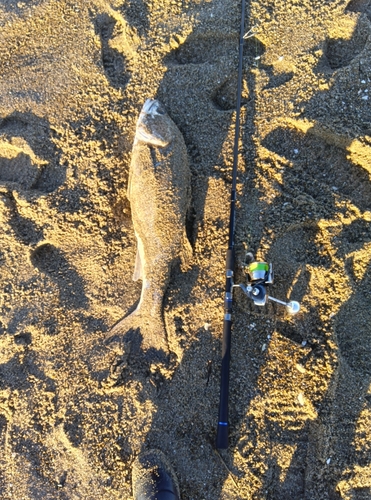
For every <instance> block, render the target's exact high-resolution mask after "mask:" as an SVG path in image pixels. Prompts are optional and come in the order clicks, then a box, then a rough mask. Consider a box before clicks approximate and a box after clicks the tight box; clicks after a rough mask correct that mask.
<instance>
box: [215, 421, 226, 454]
mask: <svg viewBox="0 0 371 500" xmlns="http://www.w3.org/2000/svg"><path fill="white" fill-rule="evenodd" d="M228 427H229V426H228V424H227V425H222V424H220V423H218V429H217V431H216V447H217V449H218V450H226V449H227V448H228Z"/></svg>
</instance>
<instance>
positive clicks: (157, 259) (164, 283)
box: [107, 99, 192, 353]
mask: <svg viewBox="0 0 371 500" xmlns="http://www.w3.org/2000/svg"><path fill="white" fill-rule="evenodd" d="M127 197H128V199H129V202H130V207H131V216H132V222H133V228H134V233H135V238H136V243H137V253H136V259H135V268H134V274H133V280H134V281H137V280H142V290H141V295H140V300H139V303H138V306H137V308H136V309H135V310H134V311H133V312H132V313H131V314H129V315H128V316H126V317H124V318H123V319H122V320H121V321H119V322H118V323H117V324H116V325H115V326H114V327H113V328H112V329H111V330H110V332H109V333H108V338H107V342H108V343H109V342H110V339H116V343H115V346H116V347H117V338H121V339H122V336H123V335H124V334H125V333H126V332H128V331H129V330H138V329H139V331H140V336H141V349H142V350H144V351H148V350H152V351H153V350H157V351H162V352H166V353H167V352H168V341H167V333H166V326H165V321H164V315H163V302H164V296H165V293H166V290H167V288H168V286H169V282H170V274H171V270H172V268H173V266H174V263H175V262H176V261H178V262H179V258H180V259H181V262H182V270H186V269H187V268H189V266H190V264H189V263H190V261H191V259H192V247H191V244H190V242H189V239H188V237H187V232H186V219H187V213H188V211H189V208H190V203H191V171H190V167H189V162H188V155H187V148H186V145H185V142H184V138H183V135H182V133H181V132H180V130H179V129H178V127H177V125H176V124H175V123H174V121H173V120H172V119H171V118H170V116H169V115H168V113H167V112H166V110H165V108H164V106H163V105H162V104H161V103H160V102H159V101H158V100H155V99H147V100H146V102H145V103H144V105H143V107H142V110H141V112H140V115H139V118H138V121H137V124H136V132H135V138H134V143H133V149H132V157H131V163H130V168H129V178H128V188H127Z"/></svg>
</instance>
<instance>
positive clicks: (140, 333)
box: [105, 309, 169, 355]
mask: <svg viewBox="0 0 371 500" xmlns="http://www.w3.org/2000/svg"><path fill="white" fill-rule="evenodd" d="M134 340H135V344H137V347H138V349H140V350H141V351H144V352H148V351H151V352H153V354H154V355H155V354H156V352H157V353H158V354H160V353H161V354H162V355H163V354H166V355H167V354H168V352H169V346H168V341H167V335H166V327H165V323H164V320H163V318H162V317H161V315H160V314H157V315H151V316H149V315H148V314H143V313H142V311H141V310H140V309H139V310H138V309H136V310H135V311H134V312H132V313H131V314H129V316H126V317H125V318H123V319H121V320H120V321H119V322H118V323H116V325H114V326H113V328H112V329H111V330H110V331H109V332H108V334H107V336H106V338H105V344H106V345H107V347H109V348H110V349H112V350H114V351H115V352H117V353H120V354H121V353H122V352H124V351H125V344H126V343H127V342H133V341H134Z"/></svg>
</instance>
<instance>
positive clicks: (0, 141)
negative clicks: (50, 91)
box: [0, 113, 65, 193]
mask: <svg viewBox="0 0 371 500" xmlns="http://www.w3.org/2000/svg"><path fill="white" fill-rule="evenodd" d="M50 137H51V130H50V127H49V124H48V123H47V121H46V120H43V119H41V118H39V117H36V116H35V115H33V114H31V113H25V114H22V113H13V114H11V115H9V116H7V117H5V118H3V119H2V120H0V184H5V185H8V186H9V187H12V188H16V189H21V190H34V191H36V192H37V191H39V192H41V193H50V192H52V191H54V190H55V189H56V188H57V187H58V186H60V185H61V184H62V183H63V182H64V180H65V167H61V166H60V165H59V162H58V154H57V152H56V150H55V147H54V144H53V143H52V141H51V139H50Z"/></svg>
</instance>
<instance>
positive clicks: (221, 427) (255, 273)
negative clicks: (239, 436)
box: [216, 0, 300, 449]
mask: <svg viewBox="0 0 371 500" xmlns="http://www.w3.org/2000/svg"><path fill="white" fill-rule="evenodd" d="M245 3H246V2H245V0H242V7H241V28H240V41H239V60H238V78H237V107H236V126H235V136H234V148H233V170H232V188H231V200H230V216H229V236H228V250H227V258H226V284H225V298H224V322H223V344H222V366H221V378H220V400H219V419H218V426H217V436H216V447H217V448H218V449H226V448H228V427H229V423H228V399H229V365H230V354H231V337H232V304H233V289H234V288H236V287H238V288H240V289H241V290H242V291H243V292H244V293H245V294H246V295H247V296H248V297H249V298H250V299H251V300H252V301H253V302H254V304H255V305H257V306H264V305H265V304H266V302H267V300H271V301H273V302H277V303H279V304H281V305H284V306H286V308H287V310H288V311H289V312H290V313H292V314H296V313H297V312H298V311H299V310H300V305H299V303H298V302H296V301H290V302H284V301H282V300H278V299H275V298H274V297H271V296H270V295H268V292H267V288H266V287H267V285H270V284H272V283H273V270H272V264H268V263H266V262H255V261H254V257H253V255H252V254H248V256H249V257H250V259H249V263H248V265H247V266H246V268H245V270H246V275H247V283H246V284H244V283H239V284H235V283H234V282H233V276H234V267H235V250H234V237H235V222H236V186H237V163H238V141H239V135H240V115H241V93H242V92H241V89H242V65H243V43H244V39H245V38H249V37H250V36H253V35H254V33H253V30H250V31H249V32H248V33H247V34H246V35H245Z"/></svg>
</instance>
